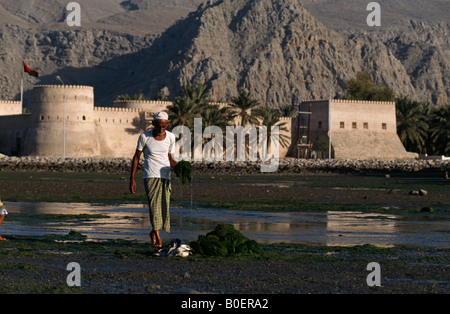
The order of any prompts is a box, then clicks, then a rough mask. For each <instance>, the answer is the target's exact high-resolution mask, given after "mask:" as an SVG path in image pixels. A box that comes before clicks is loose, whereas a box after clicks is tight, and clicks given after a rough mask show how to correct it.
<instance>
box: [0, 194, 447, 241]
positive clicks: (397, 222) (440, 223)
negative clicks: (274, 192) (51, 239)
mask: <svg viewBox="0 0 450 314" xmlns="http://www.w3.org/2000/svg"><path fill="white" fill-rule="evenodd" d="M4 203H5V207H6V208H7V209H8V212H9V215H8V216H7V217H6V219H5V221H4V222H3V225H2V227H1V229H0V231H1V234H2V235H3V236H5V237H7V236H8V234H14V235H45V234H50V233H51V234H59V235H67V234H68V233H69V231H70V230H75V231H78V232H81V233H82V234H83V235H86V236H87V237H88V238H89V239H119V238H120V239H125V240H137V241H149V238H148V232H149V230H150V228H151V226H150V223H149V219H148V209H147V207H146V205H143V204H122V205H95V204H84V203H25V202H19V203H15V202H4ZM44 214H46V215H45V216H44ZM80 214H86V215H87V218H85V219H73V217H74V216H73V215H80ZM15 215H16V216H15ZM39 215H41V216H39ZM48 215H71V216H67V217H64V216H61V219H53V218H52V216H48ZM91 215H92V216H91ZM94 215H95V216H94ZM21 217H26V219H23V218H21ZM39 217H46V218H42V219H40V218H39ZM55 217H56V216H55ZM432 217H433V216H432ZM218 223H230V224H233V225H234V226H235V227H236V229H237V230H239V231H240V232H242V233H243V234H244V235H245V236H247V237H248V238H250V239H254V240H256V241H258V242H260V243H280V242H285V243H303V244H318V245H330V246H334V245H336V246H353V245H362V244H372V245H376V246H382V247H389V246H395V245H419V246H430V247H439V248H450V215H445V216H440V217H439V218H438V219H437V218H430V216H426V215H425V216H418V215H401V216H400V215H388V214H378V213H362V212H337V211H329V212H302V213H268V212H256V211H235V210H223V209H205V208H195V209H192V210H191V209H190V208H182V207H173V208H171V229H172V232H171V233H170V234H167V233H165V232H161V233H162V237H163V240H164V241H168V240H170V239H173V238H180V239H183V240H184V241H190V240H196V239H197V237H198V235H200V234H206V233H207V232H209V231H211V230H213V229H214V227H215V226H216V225H217V224H218Z"/></svg>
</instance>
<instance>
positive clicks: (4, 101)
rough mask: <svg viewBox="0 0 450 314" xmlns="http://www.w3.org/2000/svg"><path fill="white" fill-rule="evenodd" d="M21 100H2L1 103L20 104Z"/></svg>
mask: <svg viewBox="0 0 450 314" xmlns="http://www.w3.org/2000/svg"><path fill="white" fill-rule="evenodd" d="M20 104H21V102H20V101H14V100H0V105H20Z"/></svg>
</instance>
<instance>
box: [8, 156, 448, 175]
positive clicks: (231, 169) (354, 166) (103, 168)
mask: <svg viewBox="0 0 450 314" xmlns="http://www.w3.org/2000/svg"><path fill="white" fill-rule="evenodd" d="M130 166H131V158H129V159H128V158H67V159H65V160H63V159H61V158H48V157H0V172H1V171H61V172H102V173H124V172H129V171H130ZM139 168H140V169H142V168H143V161H142V160H141V162H140V166H139ZM260 169H261V163H259V162H250V161H247V162H228V161H223V162H193V171H194V175H195V173H198V174H224V175H225V174H228V175H236V176H239V175H245V174H261V171H260ZM138 171H139V170H138ZM419 171H437V172H442V173H445V172H446V171H450V161H448V160H445V161H444V160H393V161H388V160H331V161H328V160H306V159H294V158H285V159H281V160H280V162H279V167H278V170H277V172H276V173H277V174H295V173H378V172H379V173H386V174H388V173H395V172H419Z"/></svg>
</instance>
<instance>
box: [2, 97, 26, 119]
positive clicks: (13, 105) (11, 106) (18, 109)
mask: <svg viewBox="0 0 450 314" xmlns="http://www.w3.org/2000/svg"><path fill="white" fill-rule="evenodd" d="M21 113H22V103H21V102H20V101H9V100H0V116H10V115H16V114H21Z"/></svg>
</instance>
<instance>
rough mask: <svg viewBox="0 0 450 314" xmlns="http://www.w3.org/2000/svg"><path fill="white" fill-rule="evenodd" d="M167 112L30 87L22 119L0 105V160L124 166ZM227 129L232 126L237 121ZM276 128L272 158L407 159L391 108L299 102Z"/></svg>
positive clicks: (81, 92) (155, 104)
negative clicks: (91, 160)
mask: <svg viewBox="0 0 450 314" xmlns="http://www.w3.org/2000/svg"><path fill="white" fill-rule="evenodd" d="M170 104H171V102H168V101H133V100H130V101H115V102H114V104H112V106H110V107H99V106H95V105H94V88H93V87H91V86H70V85H65V86H63V85H36V86H35V87H34V88H33V95H32V102H31V107H30V108H29V109H30V110H29V111H30V112H26V113H23V111H22V104H21V102H20V101H0V153H2V154H5V155H19V156H43V157H62V156H63V154H64V157H69V158H76V157H102V158H109V157H111V158H115V157H127V158H131V157H132V155H133V154H134V151H135V148H136V143H137V139H138V136H139V134H140V133H142V132H144V131H146V130H148V129H149V128H150V127H151V123H152V117H153V114H154V113H155V112H158V111H163V110H166V108H167V106H168V105H170ZM64 117H65V118H66V119H64ZM237 119H239V117H238V118H237ZM234 122H235V125H236V122H237V120H236V121H234ZM281 122H284V123H285V126H286V129H287V130H286V131H281V132H280V133H284V134H285V136H286V138H287V139H288V142H289V145H287V147H283V146H281V145H280V149H279V154H280V155H279V157H280V158H284V157H298V158H310V157H318V155H317V152H316V150H317V148H316V146H317V145H315V143H318V142H322V143H327V142H328V141H331V147H332V154H330V155H328V153H327V154H325V156H322V157H324V158H325V157H327V158H328V157H332V158H336V159H407V158H412V157H415V155H414V154H411V153H408V152H406V150H405V149H404V147H403V145H402V143H401V142H400V139H399V138H398V136H397V133H396V114H395V103H393V102H371V101H344V100H335V99H329V100H320V101H304V102H302V103H301V104H300V106H299V115H298V116H296V117H293V118H282V119H281ZM63 147H65V148H63ZM322 151H323V149H322ZM319 157H320V156H319Z"/></svg>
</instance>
